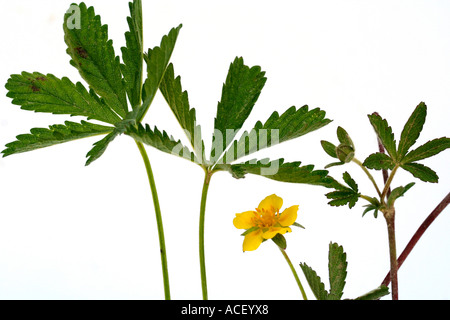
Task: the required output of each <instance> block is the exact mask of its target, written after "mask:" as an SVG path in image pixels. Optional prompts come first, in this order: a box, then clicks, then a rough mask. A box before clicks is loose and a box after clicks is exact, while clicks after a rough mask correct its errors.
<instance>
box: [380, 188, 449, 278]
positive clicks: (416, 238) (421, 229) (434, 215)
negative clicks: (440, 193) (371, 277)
mask: <svg viewBox="0 0 450 320" xmlns="http://www.w3.org/2000/svg"><path fill="white" fill-rule="evenodd" d="M449 203H450V192H449V193H448V194H447V196H445V198H444V199H442V201H441V202H440V203H439V204H438V205H437V206H436V208H435V209H434V210H433V211H432V212H431V213H430V215H429V216H428V217H427V218H426V219H425V221H424V222H423V223H422V224H421V225H420V227H419V229H417V231H416V233H415V234H414V236H413V237H412V238H411V240H410V241H409V243H408V245H407V246H406V248H405V250H403V252H402V254H401V255H400V257H399V258H398V260H397V264H398V268H399V269H400V267H401V265H402V264H403V262H404V261H405V260H406V258H407V257H408V255H409V254H410V252H411V251H412V249H413V248H414V246H415V245H416V243H417V242H418V241H419V239H420V238H421V237H422V235H423V234H424V233H425V231H426V230H427V229H428V227H429V226H430V225H431V223H432V222H433V221H434V220H435V219H436V218H437V216H438V215H439V214H440V213H441V212H442V211H443V210H444V209H445V207H447V205H448V204H449ZM390 282H391V275H390V272H388V274H387V275H386V277H385V278H384V280H383V282H382V283H381V284H382V285H385V286H388V285H389V283H390Z"/></svg>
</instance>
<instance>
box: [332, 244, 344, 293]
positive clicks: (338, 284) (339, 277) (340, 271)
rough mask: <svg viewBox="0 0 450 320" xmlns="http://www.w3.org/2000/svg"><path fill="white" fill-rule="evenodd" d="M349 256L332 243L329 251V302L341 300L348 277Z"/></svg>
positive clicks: (340, 247) (341, 248)
mask: <svg viewBox="0 0 450 320" xmlns="http://www.w3.org/2000/svg"><path fill="white" fill-rule="evenodd" d="M346 259H347V254H346V253H345V252H344V248H343V247H342V246H339V245H338V244H337V243H330V245H329V251H328V272H329V278H330V292H329V295H328V300H340V299H341V297H342V294H343V290H344V286H345V278H346V277H347V260H346Z"/></svg>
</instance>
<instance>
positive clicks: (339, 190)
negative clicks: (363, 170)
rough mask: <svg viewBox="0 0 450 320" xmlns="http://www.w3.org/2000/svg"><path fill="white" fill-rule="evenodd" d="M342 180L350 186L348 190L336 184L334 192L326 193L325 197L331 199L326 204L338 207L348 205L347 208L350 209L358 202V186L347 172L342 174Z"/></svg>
mask: <svg viewBox="0 0 450 320" xmlns="http://www.w3.org/2000/svg"><path fill="white" fill-rule="evenodd" d="M343 179H344V181H345V183H347V185H349V186H350V188H348V187H345V186H343V185H341V184H338V185H337V186H335V187H334V188H335V189H336V191H332V192H329V193H327V194H326V197H327V198H328V199H332V200H331V201H330V202H328V204H329V205H330V206H334V207H339V206H344V205H347V204H348V207H349V208H350V209H351V208H353V207H354V206H355V204H356V202H357V201H358V200H359V196H360V194H359V192H358V185H357V184H356V182H355V180H353V178H352V177H351V176H350V174H349V173H348V172H344V174H343Z"/></svg>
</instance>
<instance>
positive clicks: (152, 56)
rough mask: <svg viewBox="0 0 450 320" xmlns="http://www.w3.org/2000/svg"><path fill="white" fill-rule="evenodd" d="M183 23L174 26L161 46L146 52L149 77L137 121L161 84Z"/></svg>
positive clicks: (141, 117)
mask: <svg viewBox="0 0 450 320" xmlns="http://www.w3.org/2000/svg"><path fill="white" fill-rule="evenodd" d="M181 27H182V25H181V24H180V25H179V26H178V27H176V28H172V29H171V30H170V31H169V34H168V35H166V36H164V37H163V38H162V40H161V44H160V46H159V47H154V48H153V49H149V50H148V53H147V54H144V60H145V62H146V64H147V79H146V80H145V82H144V87H143V92H142V98H143V102H142V106H141V107H140V108H139V112H138V115H137V121H138V122H140V121H142V119H143V118H144V116H145V114H146V113H147V110H148V108H149V107H150V105H151V103H152V101H153V98H154V97H155V95H156V92H157V91H158V88H159V85H160V84H161V81H162V79H163V77H164V73H165V72H166V69H167V66H168V64H169V60H170V57H171V56H172V52H173V49H174V48H175V43H176V41H177V38H178V34H179V32H180V29H181Z"/></svg>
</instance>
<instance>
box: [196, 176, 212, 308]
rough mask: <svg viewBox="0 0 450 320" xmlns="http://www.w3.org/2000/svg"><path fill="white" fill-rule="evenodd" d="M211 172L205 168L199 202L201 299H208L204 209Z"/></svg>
mask: <svg viewBox="0 0 450 320" xmlns="http://www.w3.org/2000/svg"><path fill="white" fill-rule="evenodd" d="M211 175H212V172H211V171H209V169H205V180H204V181H203V190H202V199H201V202H200V222H199V240H198V241H199V255H200V275H201V281H202V295H203V300H208V286H207V283H206V262H205V211H206V210H205V209H206V197H207V195H208V188H209V183H210V180H211Z"/></svg>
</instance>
